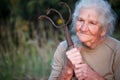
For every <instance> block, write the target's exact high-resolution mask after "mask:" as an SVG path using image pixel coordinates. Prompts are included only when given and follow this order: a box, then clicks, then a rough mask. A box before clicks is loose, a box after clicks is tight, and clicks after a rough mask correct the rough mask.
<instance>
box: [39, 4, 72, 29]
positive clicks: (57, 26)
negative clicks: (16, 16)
mask: <svg viewBox="0 0 120 80" xmlns="http://www.w3.org/2000/svg"><path fill="white" fill-rule="evenodd" d="M59 4H60V5H62V6H64V7H67V8H68V11H69V18H68V20H67V22H66V23H65V22H64V19H63V16H62V14H61V13H60V12H59V11H58V10H56V9H53V8H51V9H48V10H47V13H46V14H47V15H49V14H50V12H51V11H53V12H55V13H57V14H58V15H59V17H60V19H61V20H62V24H61V25H60V26H59V25H56V24H55V22H54V21H53V20H52V19H51V18H50V17H49V16H47V15H41V16H39V19H44V18H45V19H48V20H49V21H50V22H51V23H52V25H53V26H54V27H56V28H63V27H64V26H67V25H68V23H69V22H70V21H71V9H70V7H69V6H68V4H66V3H65V2H60V3H59Z"/></svg>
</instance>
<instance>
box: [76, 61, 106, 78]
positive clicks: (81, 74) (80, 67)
mask: <svg viewBox="0 0 120 80" xmlns="http://www.w3.org/2000/svg"><path fill="white" fill-rule="evenodd" d="M74 72H75V75H76V77H77V78H78V80H105V79H104V78H103V77H102V76H100V75H99V74H98V73H97V72H95V71H94V70H93V69H92V68H91V67H90V66H88V65H87V64H84V63H83V64H77V65H75V68H74Z"/></svg>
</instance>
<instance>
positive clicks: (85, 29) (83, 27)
mask: <svg viewBox="0 0 120 80" xmlns="http://www.w3.org/2000/svg"><path fill="white" fill-rule="evenodd" d="M80 30H81V31H83V32H84V31H88V25H87V24H86V23H84V24H83V25H82V26H81V28H80Z"/></svg>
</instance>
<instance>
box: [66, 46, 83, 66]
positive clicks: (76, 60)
mask: <svg viewBox="0 0 120 80" xmlns="http://www.w3.org/2000/svg"><path fill="white" fill-rule="evenodd" d="M66 55H67V58H68V59H69V60H70V62H71V63H72V64H73V66H75V65H77V64H80V63H82V62H83V60H82V56H81V54H80V51H79V50H78V49H77V48H73V49H70V50H69V51H67V52H66Z"/></svg>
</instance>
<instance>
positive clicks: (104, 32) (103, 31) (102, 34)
mask: <svg viewBox="0 0 120 80" xmlns="http://www.w3.org/2000/svg"><path fill="white" fill-rule="evenodd" d="M108 29H109V24H107V25H106V27H104V28H103V29H102V33H101V36H105V35H106V33H107V30H108Z"/></svg>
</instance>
